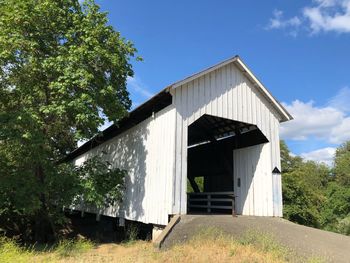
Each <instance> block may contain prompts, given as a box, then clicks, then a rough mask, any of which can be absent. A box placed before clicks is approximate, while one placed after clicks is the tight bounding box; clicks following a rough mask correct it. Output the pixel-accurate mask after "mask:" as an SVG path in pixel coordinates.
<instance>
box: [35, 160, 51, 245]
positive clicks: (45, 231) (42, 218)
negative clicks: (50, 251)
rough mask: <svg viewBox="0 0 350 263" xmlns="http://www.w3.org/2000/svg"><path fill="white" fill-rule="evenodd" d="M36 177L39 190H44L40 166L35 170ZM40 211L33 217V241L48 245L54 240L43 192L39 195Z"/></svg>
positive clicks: (42, 172) (43, 178)
mask: <svg viewBox="0 0 350 263" xmlns="http://www.w3.org/2000/svg"><path fill="white" fill-rule="evenodd" d="M35 173H36V176H37V178H38V181H39V185H40V188H41V189H45V175H44V169H43V167H42V166H41V165H38V166H37V168H36V172H35ZM39 200H40V202H41V207H40V210H39V211H38V212H37V214H36V216H35V222H34V239H35V241H37V242H39V243H49V242H53V241H55V239H56V235H55V228H54V224H53V222H52V220H51V218H50V215H49V211H48V205H47V200H46V196H45V192H44V190H43V192H42V193H41V194H40V197H39Z"/></svg>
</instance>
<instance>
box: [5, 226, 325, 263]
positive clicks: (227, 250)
mask: <svg viewBox="0 0 350 263" xmlns="http://www.w3.org/2000/svg"><path fill="white" fill-rule="evenodd" d="M67 244H68V245H67ZM67 244H65V245H61V246H60V249H53V250H51V251H46V252H41V253H35V252H32V251H24V252H23V253H27V254H26V259H27V261H26V262H67V263H73V262H94V263H95V262H122V263H124V262H137V263H143V262H145V263H146V262H147V263H148V262H169V263H172V262H174V263H180V262H271V263H277V262H286V260H287V255H288V253H289V252H288V250H286V249H285V248H283V247H282V246H280V245H278V244H277V243H276V242H275V241H274V240H273V239H271V238H270V237H268V236H266V235H262V234H261V233H259V234H257V233H248V234H247V236H246V237H244V238H243V239H241V240H233V239H232V238H230V237H228V236H226V235H224V234H222V232H220V231H218V230H217V229H214V228H213V229H206V230H203V231H200V232H199V233H198V235H197V236H196V237H195V238H193V239H191V240H190V241H189V242H186V243H183V244H178V245H176V246H174V247H172V248H171V249H169V250H165V251H158V250H157V249H155V248H154V247H153V245H152V243H150V242H146V241H132V242H129V243H124V244H103V245H98V246H95V247H93V248H92V247H91V246H90V245H89V244H91V243H84V242H83V243H81V241H79V242H78V243H77V244H74V243H71V242H68V243H67ZM75 246H76V247H77V249H74V247H75ZM67 251H68V252H67ZM0 261H1V262H3V261H2V259H1V257H0ZM298 262H299V261H298ZM312 262H319V261H312Z"/></svg>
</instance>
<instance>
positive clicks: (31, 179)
mask: <svg viewBox="0 0 350 263" xmlns="http://www.w3.org/2000/svg"><path fill="white" fill-rule="evenodd" d="M107 22H108V21H107V15H106V14H105V13H102V12H100V10H99V7H98V6H97V5H96V4H95V3H94V2H93V1H86V2H85V3H84V4H83V5H80V4H79V2H78V0H0V216H1V218H0V219H1V220H0V223H1V222H5V221H6V222H7V221H11V222H17V221H16V220H13V217H15V218H16V219H18V218H20V219H21V220H23V218H33V221H34V222H35V226H36V227H35V234H36V236H37V238H39V237H40V236H41V233H45V232H50V231H53V228H54V227H53V225H54V223H55V222H53V220H52V219H53V218H57V217H56V216H55V214H56V213H57V211H58V209H61V208H62V207H61V206H62V205H64V204H69V203H70V202H71V201H72V200H73V197H74V196H76V195H77V194H78V193H79V194H80V195H84V193H85V194H86V196H88V197H89V198H90V199H89V200H90V201H93V197H94V196H95V197H96V198H95V199H98V203H101V200H100V199H101V198H100V196H99V195H94V194H92V192H94V191H95V193H97V192H98V191H100V192H99V193H100V194H101V193H105V194H106V193H109V194H110V191H109V190H110V189H108V187H98V185H100V186H101V185H106V184H104V182H101V180H96V177H92V178H91V182H90V183H86V182H85V183H79V180H78V179H77V175H78V174H79V171H73V168H72V167H71V166H70V165H69V164H60V165H59V162H60V160H61V159H62V158H63V157H64V156H65V155H66V154H67V153H68V152H70V151H71V150H73V149H74V148H75V147H76V145H77V142H78V141H79V140H82V139H86V138H90V137H91V136H93V135H95V134H96V133H97V132H98V127H99V126H100V125H101V124H102V123H103V122H104V117H103V116H106V117H107V118H108V119H109V120H110V121H115V122H117V121H118V120H120V119H121V118H123V117H124V116H125V115H126V114H127V112H128V109H129V108H130V106H131V101H130V99H129V93H128V91H127V89H126V80H127V77H128V76H132V75H133V71H132V66H131V63H130V60H131V58H132V57H134V54H135V52H136V50H135V48H134V46H133V44H132V43H131V42H129V41H126V40H125V39H124V38H122V37H121V35H120V33H119V32H117V31H115V30H114V29H113V28H112V27H111V26H109V25H108V23H107ZM88 167H90V171H96V169H92V168H91V164H90V165H88ZM104 168H105V169H104V171H106V174H107V177H106V178H112V177H111V176H110V175H111V171H110V170H109V168H108V167H104ZM80 172H83V173H84V172H86V169H85V170H84V169H83V170H81V171H80ZM117 173H118V174H122V173H120V171H117ZM80 174H81V173H80ZM85 174H86V173H85ZM108 175H109V177H108ZM85 178H89V177H85ZM107 181H108V182H109V180H107ZM119 183H120V180H116V181H115V182H114V183H111V182H109V184H108V185H110V187H111V188H112V190H111V191H112V193H115V189H117V188H118V187H117V185H118V184H119ZM87 186H88V189H87V190H86V187H87ZM84 187H85V190H86V191H82V189H83V188H84ZM78 189H80V192H79V191H77V190H78ZM113 189H114V190H113ZM118 189H119V188H118ZM16 216H17V217H16ZM17 225H18V224H17ZM0 228H1V227H0ZM24 229H27V227H26V226H24ZM49 230H50V231H49ZM43 239H46V237H44V238H43Z"/></svg>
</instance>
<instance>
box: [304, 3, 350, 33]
mask: <svg viewBox="0 0 350 263" xmlns="http://www.w3.org/2000/svg"><path fill="white" fill-rule="evenodd" d="M314 3H315V5H314V6H312V7H305V8H304V9H303V15H304V17H305V18H306V19H307V20H308V22H309V26H310V28H311V30H312V32H313V33H318V32H320V31H335V32H339V33H343V32H350V0H316V1H314Z"/></svg>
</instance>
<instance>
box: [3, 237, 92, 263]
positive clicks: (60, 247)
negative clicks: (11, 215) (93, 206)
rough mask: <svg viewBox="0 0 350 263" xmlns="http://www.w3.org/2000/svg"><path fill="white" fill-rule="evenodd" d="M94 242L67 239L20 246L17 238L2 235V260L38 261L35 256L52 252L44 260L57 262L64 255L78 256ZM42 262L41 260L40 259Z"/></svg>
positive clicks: (9, 262)
mask: <svg viewBox="0 0 350 263" xmlns="http://www.w3.org/2000/svg"><path fill="white" fill-rule="evenodd" d="M93 247H94V244H93V243H92V242H91V241H89V240H84V239H81V240H80V239H79V240H73V239H65V240H61V241H59V242H58V243H57V244H55V245H52V246H47V245H46V246H41V245H32V246H27V247H25V246H20V245H19V244H18V243H17V242H16V241H15V240H12V239H9V238H5V237H0V262H1V263H12V262H16V263H22V262H23V263H24V262H25V263H26V262H36V261H37V260H35V258H40V256H42V255H48V254H50V257H47V258H46V259H45V260H44V262H55V261H57V259H60V258H64V257H76V256H78V255H80V254H82V253H84V252H87V251H90V250H91V249H92V248H93ZM40 262H41V261H40Z"/></svg>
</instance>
